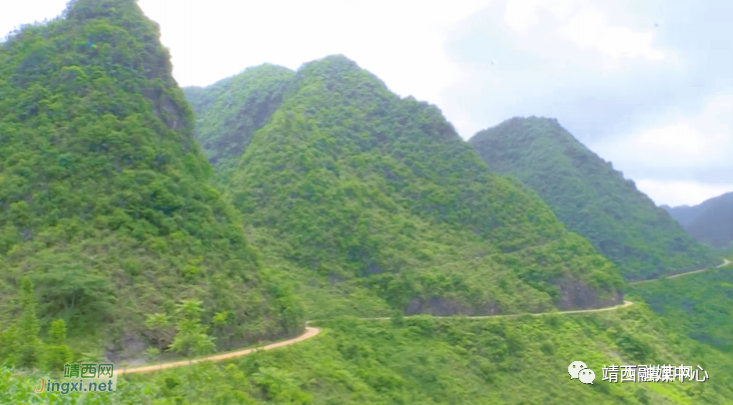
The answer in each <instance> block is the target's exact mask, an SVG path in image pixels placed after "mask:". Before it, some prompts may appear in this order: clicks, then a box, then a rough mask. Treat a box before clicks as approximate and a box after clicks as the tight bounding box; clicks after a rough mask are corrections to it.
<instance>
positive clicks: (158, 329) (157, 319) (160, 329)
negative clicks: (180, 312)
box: [145, 313, 170, 351]
mask: <svg viewBox="0 0 733 405" xmlns="http://www.w3.org/2000/svg"><path fill="white" fill-rule="evenodd" d="M145 326H146V327H147V328H148V329H150V330H152V331H153V333H154V334H155V336H156V337H155V340H156V341H157V345H156V346H157V348H158V350H159V351H162V350H163V341H164V340H165V339H167V338H168V328H169V327H170V318H169V317H168V315H166V314H163V313H155V314H148V318H147V319H146V320H145Z"/></svg>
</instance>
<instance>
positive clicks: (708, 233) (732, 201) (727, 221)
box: [665, 192, 733, 248]
mask: <svg viewBox="0 0 733 405" xmlns="http://www.w3.org/2000/svg"><path fill="white" fill-rule="evenodd" d="M665 210H666V211H667V212H669V214H670V215H671V216H672V217H673V218H674V219H676V220H677V221H678V222H679V223H680V224H681V225H682V226H683V227H685V229H686V230H687V232H689V233H690V235H692V236H694V237H695V238H696V239H697V240H699V241H701V242H704V243H707V244H709V245H710V246H713V247H716V248H722V247H728V246H729V245H731V243H733V192H731V193H726V194H723V195H720V196H718V197H715V198H711V199H709V200H706V201H704V202H702V203H700V204H698V205H695V206H692V207H689V206H681V207H674V208H669V207H666V208H665Z"/></svg>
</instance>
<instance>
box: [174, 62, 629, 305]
mask: <svg viewBox="0 0 733 405" xmlns="http://www.w3.org/2000/svg"><path fill="white" fill-rule="evenodd" d="M287 76H288V74H287V73H285V72H284V71H283V68H277V67H274V66H261V67H258V68H253V69H248V70H245V71H244V72H242V73H241V74H240V75H239V76H237V77H234V78H229V79H226V81H224V82H223V83H217V84H215V85H213V86H211V87H210V88H204V89H187V90H186V92H187V94H188V95H189V97H191V103H192V104H193V105H194V106H196V108H197V110H198V115H197V117H198V118H197V120H198V122H199V127H198V129H197V138H198V139H200V141H201V142H202V144H203V145H204V148H214V149H211V150H208V151H207V154H208V156H211V157H216V156H223V155H226V156H229V155H228V154H229V153H230V152H234V151H235V149H234V148H229V146H227V145H232V144H235V145H238V146H237V149H236V150H238V148H239V147H240V145H242V146H243V147H244V151H243V155H242V156H241V159H240V160H239V161H238V163H237V165H236V167H234V168H233V169H232V170H233V172H232V174H231V175H228V176H226V178H221V179H220V180H221V181H225V182H226V184H223V185H222V187H223V189H225V190H226V193H227V196H228V197H229V198H231V199H232V201H233V203H234V205H235V206H236V207H237V208H239V209H240V210H241V212H242V213H243V214H244V218H245V222H246V223H247V224H248V227H249V228H248V229H249V231H248V232H249V234H250V235H251V236H252V239H253V240H256V243H257V246H258V247H261V248H262V249H263V252H264V253H265V254H264V257H265V259H264V260H265V263H266V265H267V266H268V267H270V268H273V269H279V270H280V271H281V272H282V273H286V274H288V277H289V278H291V279H293V280H297V282H295V284H296V288H298V289H299V290H300V294H302V295H301V296H302V297H303V301H304V303H305V305H306V306H307V310H308V314H309V316H310V317H311V318H315V319H319V317H326V316H333V315H337V314H344V313H347V314H353V315H370V314H371V315H374V314H378V313H382V314H384V313H389V311H392V310H394V309H399V310H404V311H405V312H407V313H432V314H452V313H466V314H490V313H499V312H517V311H539V310H542V309H547V308H551V307H553V306H558V307H560V308H581V307H598V306H603V305H608V304H610V303H616V302H618V301H619V300H620V295H619V293H618V288H619V286H620V285H621V280H620V278H619V277H618V275H617V273H616V269H615V267H614V266H613V265H612V264H611V263H610V262H609V261H607V260H606V259H605V258H603V257H602V256H600V255H599V254H597V252H596V251H595V250H594V249H593V247H592V246H591V245H590V243H589V242H588V241H586V240H585V239H584V238H582V237H580V236H578V235H576V234H574V233H572V232H568V231H567V230H566V229H565V228H564V226H563V225H562V224H561V223H560V222H559V221H558V220H557V219H556V218H555V217H554V215H553V214H552V212H551V211H550V209H549V208H548V207H547V206H546V205H545V204H544V203H543V202H542V201H541V200H540V199H539V198H537V196H536V195H535V194H534V193H533V192H532V191H531V190H528V189H527V188H526V187H524V186H523V185H521V184H519V183H518V182H516V181H515V180H512V179H507V178H504V177H502V176H498V175H495V174H492V173H491V172H490V171H489V170H488V168H487V166H486V165H485V164H484V163H483V162H482V161H481V159H480V157H479V156H478V154H477V153H476V152H475V151H473V150H472V149H471V147H470V146H469V145H467V144H466V143H465V142H464V141H463V140H462V139H461V138H460V137H459V136H458V135H457V134H456V132H455V130H454V129H453V127H452V126H451V125H450V124H449V123H448V122H447V121H446V120H445V118H444V117H443V116H442V114H441V113H440V111H439V110H438V109H437V108H435V107H433V106H430V105H428V104H426V103H421V102H418V101H416V100H415V99H414V98H412V97H407V98H400V97H398V96H396V95H395V94H393V93H391V92H390V91H389V90H388V89H387V88H386V86H385V85H384V83H382V82H381V81H380V80H379V79H378V78H376V77H375V76H373V75H371V74H370V73H368V72H366V71H364V70H362V69H361V68H359V67H358V66H357V65H356V64H355V63H354V62H352V61H351V60H349V59H347V58H345V57H343V56H341V55H336V56H330V57H326V58H324V59H321V60H317V61H314V62H310V63H307V64H305V65H303V66H302V67H301V68H300V69H299V70H298V71H297V72H294V73H292V74H291V78H290V79H289V80H287V83H285V82H284V80H285V79H286V78H287ZM267 88H270V89H273V90H274V91H275V94H274V95H272V96H270V97H266V96H264V95H262V89H267ZM253 94H256V95H258V96H256V97H255V96H253ZM221 105H228V106H229V109H228V110H227V111H229V114H230V115H221V111H222V110H221V109H220V108H219V107H218V106H221ZM263 111H272V113H271V114H270V115H269V116H268V117H265V116H264V115H262V114H264V113H263ZM214 117H215V118H214ZM216 122H221V123H222V124H221V130H220V131H213V129H212V130H211V131H212V132H209V130H210V129H211V128H212V127H211V126H212V125H214V123H216ZM224 123H228V124H226V128H225V125H224ZM253 123H261V126H260V127H258V128H257V127H256V125H253ZM230 128H232V129H233V131H231V132H230V130H229V129H230ZM237 128H241V130H238V129H237ZM212 133H213V134H218V135H213V136H212V135H211V134H212ZM222 134H227V135H226V136H227V137H229V138H228V139H236V140H235V141H232V142H229V143H215V142H208V140H210V139H213V138H215V137H216V136H220V137H223V136H224V135H222ZM278 258H281V259H282V260H279V259H278Z"/></svg>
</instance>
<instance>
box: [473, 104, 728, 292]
mask: <svg viewBox="0 0 733 405" xmlns="http://www.w3.org/2000/svg"><path fill="white" fill-rule="evenodd" d="M469 144H471V145H472V146H473V147H474V148H475V149H476V150H477V151H478V152H479V153H480V154H481V156H482V158H483V159H484V161H485V162H486V163H487V164H488V166H489V167H490V168H491V170H493V171H495V172H497V173H501V174H512V175H514V176H516V177H518V178H519V179H520V180H521V181H523V182H525V183H526V184H527V185H528V186H530V187H531V188H533V189H534V190H535V191H537V193H538V194H539V195H540V196H541V197H542V198H543V199H545V201H546V202H547V203H548V204H549V205H550V206H551V207H553V211H554V212H555V214H556V215H557V216H558V218H560V219H561V220H562V221H563V222H564V223H565V224H566V225H567V226H568V228H569V229H571V230H574V231H577V232H579V233H580V234H582V235H585V236H586V237H588V238H589V239H590V240H591V241H592V242H593V244H594V246H595V247H596V248H597V249H598V250H599V251H600V252H601V253H604V254H605V255H607V256H608V257H609V258H611V259H612V260H613V261H614V262H615V263H616V264H617V265H619V267H620V269H621V271H622V274H624V276H625V277H626V278H627V280H630V281H634V280H640V279H645V278H653V277H656V276H658V275H660V274H664V273H668V274H671V273H675V272H684V271H686V270H691V269H694V268H702V267H705V266H708V265H712V264H714V261H715V259H714V257H713V255H712V253H711V252H710V251H709V250H708V249H707V248H705V247H704V246H701V245H699V244H697V243H696V241H694V240H693V239H692V238H691V237H690V236H689V235H687V234H686V233H685V232H684V230H683V229H682V228H681V227H680V226H679V224H677V223H676V222H675V221H673V220H672V218H671V217H670V216H669V215H668V214H667V213H666V212H665V211H664V210H662V209H661V208H658V207H657V206H656V205H655V204H654V203H653V201H652V200H651V199H649V197H647V196H646V195H645V194H643V193H642V192H640V191H639V190H638V189H637V188H636V185H635V184H634V182H633V181H632V180H629V179H625V178H624V177H623V174H622V173H621V172H618V171H616V170H614V169H613V165H612V164H611V163H609V162H606V161H604V160H603V159H601V158H600V157H599V156H598V155H597V154H595V153H594V152H592V151H590V150H589V149H587V148H586V147H585V146H584V145H582V143H580V142H579V141H577V139H575V138H574V137H573V136H572V134H570V133H569V132H567V131H566V130H565V129H564V128H562V127H561V126H560V124H559V123H558V122H557V120H556V119H547V118H538V117H529V118H519V117H517V118H512V119H509V120H506V121H504V122H503V123H501V124H499V125H497V126H495V127H492V128H489V129H487V130H483V131H479V132H478V133H477V134H476V135H474V136H473V137H472V138H471V139H470V140H469Z"/></svg>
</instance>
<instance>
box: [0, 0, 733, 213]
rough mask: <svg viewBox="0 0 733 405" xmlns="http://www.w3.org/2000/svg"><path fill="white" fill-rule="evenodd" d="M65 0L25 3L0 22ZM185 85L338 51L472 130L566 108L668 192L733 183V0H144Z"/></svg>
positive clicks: (585, 135)
mask: <svg viewBox="0 0 733 405" xmlns="http://www.w3.org/2000/svg"><path fill="white" fill-rule="evenodd" d="M65 3H66V0H33V1H19V2H13V3H12V6H7V5H6V6H4V7H3V12H2V13H0V32H3V33H4V32H8V31H10V30H12V29H13V28H14V27H15V26H17V25H19V24H24V23H31V22H34V21H43V20H44V19H45V18H49V19H50V18H53V17H55V16H56V15H58V14H59V13H60V12H61V11H62V10H63V9H64V7H65ZM139 4H140V6H141V7H142V9H143V10H144V11H145V13H146V14H147V15H148V16H149V17H150V18H152V19H153V20H155V21H157V22H158V23H159V24H160V26H161V31H162V41H163V43H164V44H165V45H166V46H167V47H169V49H170V51H171V55H172V57H173V64H174V75H175V77H176V79H177V80H178V82H179V83H180V84H181V85H182V86H189V85H208V84H211V83H214V82H216V81H217V80H220V79H222V78H224V77H227V76H230V75H233V74H236V73H238V72H240V71H241V70H243V69H244V68H245V67H248V66H253V65H259V64H261V63H265V62H269V63H275V64H279V65H283V66H287V67H289V68H292V69H297V68H298V67H299V66H300V65H301V64H302V63H304V62H307V61H310V60H313V59H318V58H321V57H323V56H326V55H329V54H335V53H342V54H344V55H346V56H347V57H349V58H351V59H353V60H355V61H356V62H357V63H358V64H359V65H360V66H362V67H363V68H365V69H367V70H369V71H371V72H372V73H374V74H376V75H377V76H379V77H380V78H381V79H382V80H384V82H385V83H386V84H387V86H389V87H390V89H391V90H393V91H394V92H396V93H398V94H400V95H402V96H407V95H414V96H415V97H416V98H418V99H421V100H427V101H429V102H431V103H433V104H436V105H438V106H439V107H440V108H441V109H442V110H443V112H444V114H445V115H446V117H447V118H448V119H449V120H450V121H451V122H452V123H453V124H454V125H455V126H456V129H457V130H458V132H459V133H460V134H461V136H463V137H464V138H466V139H468V138H470V137H471V136H472V135H473V134H474V133H476V132H477V131H479V130H481V129H484V128H487V127H490V126H493V125H496V124H498V123H500V122H501V121H503V120H505V119H507V118H510V117H513V116H529V115H537V116H546V117H555V118H557V119H558V120H559V122H560V124H562V125H563V126H564V127H565V128H567V129H568V130H569V131H570V132H571V133H573V134H574V135H575V136H576V137H577V138H578V139H580V140H581V141H582V142H583V143H585V144H586V145H587V146H588V147H590V148H591V149H592V150H593V151H595V152H596V153H597V154H599V155H600V156H601V157H603V158H604V159H606V160H610V161H612V162H613V163H614V167H616V168H617V169H618V170H621V171H623V172H624V174H625V175H626V176H627V177H629V178H632V179H633V180H635V181H636V184H637V186H638V187H639V188H640V189H641V190H642V191H644V192H646V193H647V194H648V195H649V196H650V197H651V198H652V199H653V200H655V201H656V202H657V203H658V204H669V205H680V204H697V203H700V202H702V201H703V200H705V199H707V198H710V197H713V196H716V195H719V194H722V193H724V192H727V191H733V52H732V51H733V49H731V48H732V46H731V40H730V38H733V25H731V24H730V23H729V21H730V19H731V16H733V2H731V1H729V0H707V1H705V2H698V1H695V0H675V1H663V0H615V1H605V0H598V1H592V0H589V1H578V0H452V1H448V0H443V1H430V0H368V1H355V0H354V1H348V2H347V1H341V0H266V1H265V0H257V1H249V0H139Z"/></svg>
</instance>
